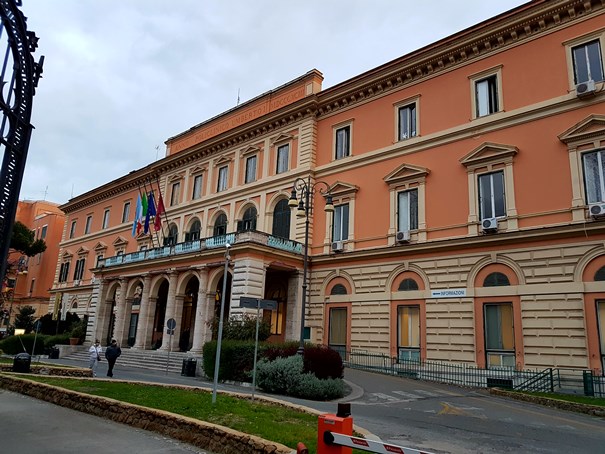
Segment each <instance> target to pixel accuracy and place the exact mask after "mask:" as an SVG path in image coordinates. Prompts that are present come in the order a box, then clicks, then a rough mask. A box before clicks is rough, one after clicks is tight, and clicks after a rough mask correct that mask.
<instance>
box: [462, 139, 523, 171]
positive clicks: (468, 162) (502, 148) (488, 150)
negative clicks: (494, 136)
mask: <svg viewBox="0 0 605 454" xmlns="http://www.w3.org/2000/svg"><path fill="white" fill-rule="evenodd" d="M518 152H519V149H518V148H517V147H515V146H513V145H503V144H499V143H493V142H484V143H482V144H481V145H479V146H478V147H477V148H475V149H474V150H473V151H471V152H470V153H468V154H467V155H466V156H464V157H463V158H462V159H460V163H461V164H462V165H464V166H466V167H474V166H477V165H485V164H494V163H501V162H507V161H511V160H512V158H513V156H514V155H516V154H517V153H518Z"/></svg>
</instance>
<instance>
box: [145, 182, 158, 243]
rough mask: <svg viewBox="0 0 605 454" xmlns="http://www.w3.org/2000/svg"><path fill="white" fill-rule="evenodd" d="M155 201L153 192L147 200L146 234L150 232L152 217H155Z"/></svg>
mask: <svg viewBox="0 0 605 454" xmlns="http://www.w3.org/2000/svg"><path fill="white" fill-rule="evenodd" d="M155 213H156V210H155V201H154V200H153V192H150V193H149V197H148V198H147V213H146V214H145V230H144V232H145V233H148V232H149V221H150V218H151V216H155Z"/></svg>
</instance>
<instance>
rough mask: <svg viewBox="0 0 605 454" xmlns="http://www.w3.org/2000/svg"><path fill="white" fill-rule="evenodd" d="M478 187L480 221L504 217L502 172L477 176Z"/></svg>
mask: <svg viewBox="0 0 605 454" xmlns="http://www.w3.org/2000/svg"><path fill="white" fill-rule="evenodd" d="M478 186H479V215H480V218H481V220H484V219H490V218H498V217H503V216H506V203H505V200H506V199H505V194H504V172H503V171H502V170H500V171H497V172H491V173H485V174H482V175H479V177H478Z"/></svg>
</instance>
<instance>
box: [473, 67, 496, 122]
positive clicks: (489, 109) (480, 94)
mask: <svg viewBox="0 0 605 454" xmlns="http://www.w3.org/2000/svg"><path fill="white" fill-rule="evenodd" d="M475 103H476V116H477V117H483V116H485V115H490V114H493V113H495V112H498V77H497V76H496V75H493V76H489V77H486V78H485V79H481V80H478V81H477V82H475Z"/></svg>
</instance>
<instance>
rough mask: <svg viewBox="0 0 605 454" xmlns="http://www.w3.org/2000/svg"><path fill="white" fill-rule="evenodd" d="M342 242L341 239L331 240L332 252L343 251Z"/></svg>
mask: <svg viewBox="0 0 605 454" xmlns="http://www.w3.org/2000/svg"><path fill="white" fill-rule="evenodd" d="M344 248H345V247H344V244H343V242H342V241H333V242H332V252H342V251H344Z"/></svg>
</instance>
